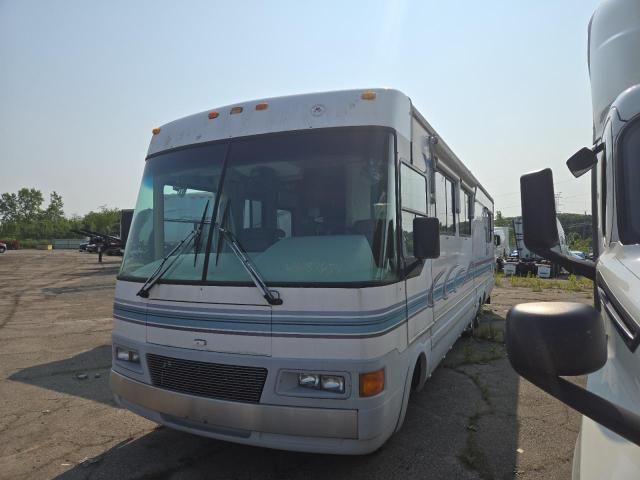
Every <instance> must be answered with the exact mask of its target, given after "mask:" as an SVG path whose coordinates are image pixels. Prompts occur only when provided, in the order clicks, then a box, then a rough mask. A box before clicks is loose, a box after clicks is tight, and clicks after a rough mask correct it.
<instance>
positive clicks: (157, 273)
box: [136, 230, 196, 298]
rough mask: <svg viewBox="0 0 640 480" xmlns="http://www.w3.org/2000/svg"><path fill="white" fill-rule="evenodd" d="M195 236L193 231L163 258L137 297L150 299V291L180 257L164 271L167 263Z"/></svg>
mask: <svg viewBox="0 0 640 480" xmlns="http://www.w3.org/2000/svg"><path fill="white" fill-rule="evenodd" d="M195 235H196V230H191V231H190V232H189V233H188V235H187V236H186V237H184V238H183V239H182V240H180V242H179V243H178V244H177V245H176V246H175V247H173V248H172V249H171V251H170V252H169V253H167V254H166V255H165V256H164V257H163V258H162V261H161V262H160V265H158V268H156V269H155V270H154V271H153V273H152V274H151V275H149V278H147V279H146V280H145V282H144V284H143V285H142V287H140V290H138V293H136V295H137V296H139V297H142V298H149V290H151V288H152V287H153V286H154V285H155V284H156V282H157V281H158V280H160V279H161V278H162V277H163V276H164V274H165V273H167V271H168V270H169V269H170V268H171V267H172V266H173V264H174V263H176V260H177V259H178V257H179V255H176V256H175V257H173V260H172V261H171V262H170V263H169V264H168V265H167V266H166V268H164V269H163V268H162V267H163V266H164V265H165V263H167V260H169V259H170V258H171V256H172V255H173V254H174V253H176V252H178V251H180V252H179V253H181V251H182V248H184V246H185V245H186V244H188V243H189V242H190V241H191V240H192V239H193V238H194V237H195Z"/></svg>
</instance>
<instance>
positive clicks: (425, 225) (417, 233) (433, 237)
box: [413, 217, 440, 260]
mask: <svg viewBox="0 0 640 480" xmlns="http://www.w3.org/2000/svg"><path fill="white" fill-rule="evenodd" d="M413 256H414V257H416V258H417V259H419V260H425V259H428V258H438V257H439V256H440V222H439V221H438V219H437V218H433V217H416V218H414V219H413Z"/></svg>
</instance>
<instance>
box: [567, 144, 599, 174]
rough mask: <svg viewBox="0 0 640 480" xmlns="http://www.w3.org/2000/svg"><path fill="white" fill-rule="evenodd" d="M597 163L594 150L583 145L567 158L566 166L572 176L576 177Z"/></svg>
mask: <svg viewBox="0 0 640 480" xmlns="http://www.w3.org/2000/svg"><path fill="white" fill-rule="evenodd" d="M597 163H598V157H597V156H596V152H594V151H593V150H591V149H590V148H587V147H584V148H581V149H580V150H578V151H577V152H576V153H574V154H573V155H572V156H571V158H570V159H569V160H567V167H568V168H569V170H570V171H571V173H572V174H573V176H574V177H576V178H578V177H581V176H582V175H584V174H585V173H587V172H588V171H589V170H591V169H592V168H593V166H594V165H595V164H597Z"/></svg>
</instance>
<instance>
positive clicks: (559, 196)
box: [556, 192, 562, 214]
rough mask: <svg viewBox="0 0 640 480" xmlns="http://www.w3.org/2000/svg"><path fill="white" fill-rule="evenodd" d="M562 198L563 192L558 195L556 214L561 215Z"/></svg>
mask: <svg viewBox="0 0 640 480" xmlns="http://www.w3.org/2000/svg"><path fill="white" fill-rule="evenodd" d="M561 198H562V192H557V193H556V214H558V213H560V206H561V205H562V204H561V203H560V199H561Z"/></svg>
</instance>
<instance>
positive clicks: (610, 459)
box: [506, 0, 640, 480]
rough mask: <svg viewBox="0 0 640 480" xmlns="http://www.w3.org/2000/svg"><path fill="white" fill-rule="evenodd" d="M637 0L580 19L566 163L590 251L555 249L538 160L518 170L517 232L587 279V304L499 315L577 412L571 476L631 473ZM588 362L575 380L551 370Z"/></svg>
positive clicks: (639, 66)
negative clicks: (581, 115) (579, 127)
mask: <svg viewBox="0 0 640 480" xmlns="http://www.w3.org/2000/svg"><path fill="white" fill-rule="evenodd" d="M638 52H640V2H638V1H636V0H607V1H605V2H603V3H602V4H601V5H600V7H599V8H598V9H597V10H596V12H595V13H594V15H593V18H592V19H591V22H590V24H589V72H590V77H591V93H592V101H593V133H594V135H593V146H592V148H583V149H581V150H580V151H579V152H577V153H576V154H575V155H574V156H573V157H571V158H570V159H569V160H568V162H567V165H568V167H569V169H570V170H571V172H572V173H573V174H574V175H575V176H576V177H578V176H581V175H582V174H584V173H587V172H590V173H591V187H592V216H593V231H594V238H593V245H594V258H595V259H596V261H595V262H591V261H585V260H580V259H577V258H575V257H569V256H567V255H562V254H560V253H559V251H558V232H557V231H554V228H553V225H554V224H555V222H553V221H552V220H550V219H552V218H553V216H554V215H555V211H554V202H553V197H554V195H553V177H552V174H551V171H550V170H549V169H547V170H543V171H541V172H535V173H531V174H527V175H524V176H523V177H522V179H521V187H522V208H523V217H524V230H525V232H524V238H525V242H526V244H527V246H528V247H529V248H530V249H531V250H534V251H535V252H536V253H537V254H539V255H541V256H545V257H547V258H549V259H552V260H553V261H557V262H558V263H560V264H562V265H563V266H564V267H565V268H567V269H568V270H572V271H574V272H576V273H580V274H582V275H585V276H587V277H589V278H591V279H593V280H594V282H595V291H594V297H595V309H594V308H591V307H587V306H584V305H582V306H581V305H578V304H572V303H562V304H559V305H558V304H553V303H547V304H524V305H520V306H517V307H515V308H514V309H513V310H512V311H511V312H510V313H509V316H508V319H507V336H506V338H507V349H508V351H509V358H510V360H511V362H512V364H513V366H514V368H515V369H516V370H517V371H518V372H519V373H521V374H522V375H523V376H525V377H527V378H528V379H530V380H531V381H532V382H533V383H536V384H537V385H538V386H540V387H541V388H543V389H544V390H546V391H547V392H549V393H551V394H552V395H554V396H556V397H557V398H559V399H560V400H562V401H563V402H565V403H567V404H568V405H570V406H572V407H574V408H576V409H577V410H578V411H580V412H581V413H583V414H584V416H583V419H582V428H581V432H580V435H579V437H578V441H577V444H576V449H575V455H574V460H573V477H574V478H575V479H582V480H591V479H593V480H595V479H602V478H607V479H627V478H640V448H639V445H640V351H639V350H638V345H640V193H639V192H640V188H639V186H640V56H638ZM584 374H588V378H587V388H586V390H585V389H582V388H580V387H578V386H576V385H574V384H572V383H570V382H567V381H566V380H565V379H563V378H562V377H563V376H572V375H584Z"/></svg>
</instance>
